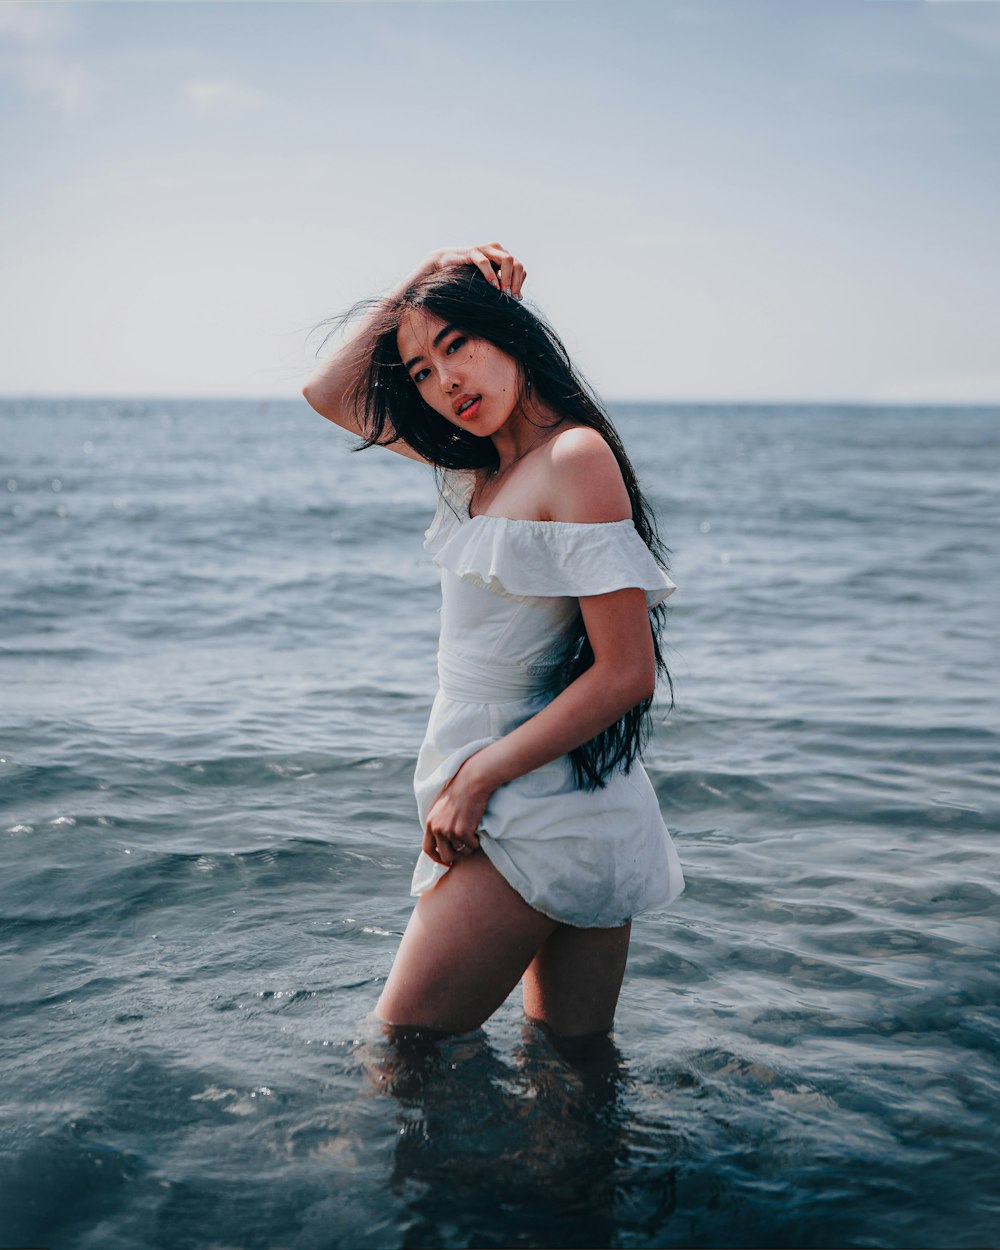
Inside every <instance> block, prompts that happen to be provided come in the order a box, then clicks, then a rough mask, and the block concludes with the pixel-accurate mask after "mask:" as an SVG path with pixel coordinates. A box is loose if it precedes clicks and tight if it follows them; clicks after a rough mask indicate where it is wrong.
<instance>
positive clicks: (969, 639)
mask: <svg viewBox="0 0 1000 1250" xmlns="http://www.w3.org/2000/svg"><path fill="white" fill-rule="evenodd" d="M616 415H617V416H618V417H619V419H620V426H621V429H622V432H623V435H624V438H625V440H626V443H627V445H628V446H629V448H630V450H631V452H632V453H633V456H634V459H635V462H636V464H637V467H638V469H639V471H640V475H641V477H642V480H643V482H644V485H645V487H646V488H647V491H648V493H649V495H650V496H651V498H652V499H653V501H654V502H655V504H656V505H657V507H658V509H659V513H660V518H661V528H662V531H663V534H664V537H665V539H666V541H667V543H668V545H669V546H670V548H671V549H672V552H673V556H672V565H671V568H672V575H673V577H674V579H675V581H676V582H677V583H678V587H679V589H678V591H677V593H676V595H675V596H673V598H672V599H671V601H670V602H671V606H672V612H671V617H670V624H669V639H670V651H669V654H668V662H669V664H670V668H671V671H672V673H673V676H674V681H675V686H676V696H677V708H676V711H675V712H674V713H673V714H672V715H670V716H669V717H667V716H666V714H665V710H664V709H661V714H660V723H659V725H658V728H657V731H656V734H655V737H654V740H653V742H652V744H651V747H650V750H649V754H648V769H649V772H650V775H651V777H652V778H653V781H654V784H655V785H656V788H657V792H658V794H659V796H660V800H661V804H662V807H663V812H664V816H665V818H666V821H667V824H668V825H669V827H670V829H671V831H672V833H673V834H674V837H675V839H676V841H677V845H678V849H679V851H680V854H681V857H682V860H683V863H684V866H685V872H686V875H687V881H688V888H687V891H686V893H685V894H684V895H683V897H682V898H681V899H680V900H679V901H678V902H677V903H676V904H675V905H674V906H673V907H672V908H670V909H669V910H668V911H664V912H660V913H651V914H649V915H646V916H643V917H641V918H640V919H638V920H637V922H636V924H635V928H634V941H633V948H632V956H631V959H630V964H629V970H628V973H627V977H626V982H625V986H624V989H623V994H622V999H621V1004H620V1008H619V1013H618V1018H617V1028H616V1034H615V1045H614V1047H613V1048H612V1049H611V1050H610V1052H609V1053H608V1054H607V1055H605V1056H603V1057H600V1056H598V1057H596V1058H594V1057H591V1059H590V1060H587V1061H584V1060H582V1059H581V1058H580V1057H576V1056H571V1055H564V1054H561V1053H559V1052H558V1051H557V1050H556V1049H555V1048H554V1047H553V1045H552V1043H551V1042H550V1041H549V1040H547V1039H546V1038H545V1037H544V1036H543V1035H541V1034H540V1033H538V1032H537V1031H536V1030H535V1029H534V1028H533V1027H531V1026H529V1025H526V1024H525V1023H524V1022H523V1019H522V1017H521V1014H520V1008H519V1003H518V1001H517V999H516V998H514V999H512V1000H511V1001H510V1002H509V1003H508V1004H507V1006H506V1007H505V1008H504V1009H503V1010H502V1011H501V1012H500V1013H499V1014H498V1015H497V1016H496V1017H495V1018H494V1020H493V1021H491V1022H490V1023H489V1024H488V1026H487V1027H486V1029H485V1030H484V1031H483V1032H482V1033H480V1034H477V1035H473V1036H471V1037H465V1038H461V1039H456V1040H454V1041H452V1042H450V1043H448V1044H446V1045H444V1046H442V1047H440V1048H439V1049H437V1050H431V1051H428V1052H426V1053H417V1054H413V1055H406V1054H399V1053H396V1052H393V1051H390V1050H389V1048H388V1046H387V1044H386V1042H385V1041H384V1040H383V1039H382V1037H381V1034H380V1033H379V1032H378V1030H377V1028H375V1027H374V1025H373V1024H372V1022H371V1020H370V1018H369V1014H368V1013H369V1012H370V1011H371V1008H372V1006H373V1005H374V1002H375V1000H376V998H377V995H378V992H379V986H380V984H381V983H382V981H383V979H384V977H385V975H386V973H387V971H388V968H389V965H390V962H391V959H392V955H393V952H394V950H395V947H396V944H397V942H398V937H399V934H400V933H401V931H402V929H403V927H404V925H405V922H406V918H407V915H408V913H409V910H410V906H411V901H410V899H409V897H408V893H407V890H408V883H409V876H410V872H411V868H412V864H413V860H414V857H415V855H416V851H417V847H418V843H419V830H418V829H417V827H416V824H415V813H414V806H413V799H412V794H411V790H410V777H411V773H412V769H413V764H414V759H415V754H416V750H417V747H418V745H419V741H420V737H421V733H422V730H423V725H424V721H425V718H426V716H427V713H428V709H429V704H430V699H431V697H432V695H433V692H434V649H435V627H436V619H437V618H436V605H437V587H436V578H435V574H434V570H433V569H432V567H430V566H429V565H428V564H427V563H426V560H425V558H424V556H423V553H422V550H421V539H422V530H423V528H424V527H425V525H426V524H427V523H428V520H429V517H430V514H431V512H432V510H433V502H434V486H433V481H432V478H431V476H430V474H429V472H428V471H427V470H425V469H424V468H423V467H422V466H420V465H416V464H412V463H409V462H406V461H403V460H401V459H400V458H398V457H395V456H392V455H390V454H388V453H384V452H380V451H372V452H367V453H365V454H363V455H357V456H351V455H348V454H347V453H346V450H345V449H346V446H347V445H348V441H349V440H347V438H346V436H344V435H343V434H341V433H340V432H339V431H338V430H336V429H335V428H334V427H332V426H330V425H329V424H328V423H326V422H324V421H323V420H322V419H321V418H319V417H317V416H316V415H315V414H314V413H312V412H311V410H309V409H308V408H307V407H306V406H305V404H304V403H301V402H291V401H289V402H281V403H259V404H258V403H246V402H241V403H208V402H179V401H177V402H169V403H164V402H132V403H124V402H119V401H115V402H68V401H62V402H42V401H34V402H14V401H7V402H5V403H3V404H2V405H0V535H2V547H0V553H2V554H0V559H2V577H3V583H2V584H3V589H4V593H3V597H2V603H0V697H2V717H0V724H2V740H0V757H2V762H0V847H2V855H3V859H2V864H0V938H2V955H3V963H2V966H3V981H2V987H0V1038H2V1040H0V1047H2V1049H0V1059H2V1076H3V1096H2V1097H3V1104H4V1105H3V1116H2V1122H0V1124H2V1127H0V1157H2V1163H0V1245H3V1246H9V1245H45V1246H49V1247H52V1248H53V1250H55V1248H58V1250H64V1248H65V1250H136V1248H142V1250H146V1248H149V1250H159V1248H161V1247H162V1248H163V1250H185V1248H187V1247H192V1248H193V1247H198V1248H204V1250H209V1248H210V1247H214V1248H221V1247H243V1248H256V1247H261V1248H267V1250H281V1248H287V1250H323V1248H327V1247H331V1248H332V1247H402V1246H407V1247H416V1246H448V1247H459V1246H514V1245H517V1246H628V1247H632V1246H878V1247H883V1246H884V1247H899V1246H916V1245H922V1246H949V1247H951V1246H955V1247H959V1246H961V1247H964V1246H969V1247H972V1246H981V1245H996V1244H998V1243H1000V1165H998V1157H1000V1154H998V1152H1000V1131H998V1128H997V1124H998V1093H1000V1055H998V1051H1000V1009H998V992H1000V973H998V962H997V953H998V947H1000V933H998V926H997V918H998V912H1000V908H998V896H1000V886H998V875H1000V874H998V871H997V860H996V853H995V851H994V848H993V845H992V843H993V836H994V835H995V832H996V829H997V826H998V815H1000V763H998V760H1000V751H998V746H1000V725H998V719H1000V718H998V713H997V704H996V692H997V689H998V688H1000V683H998V676H1000V663H998V651H997V640H996V622H997V619H998V615H1000V578H998V577H997V573H998V568H997V563H996V535H997V527H998V522H1000V497H998V483H1000V437H998V435H1000V411H998V410H992V411H990V410H971V409H952V410H948V409H934V410H931V409H919V410H907V409H903V408H882V409H865V408H849V407H830V408H820V407H812V408H804V409H795V408H791V407H785V408H775V409H769V408H762V407H756V408H749V407H725V408H723V407H698V408H695V407H677V406H672V407H652V406H651V407H644V408H628V407H622V408H619V409H618V410H616Z"/></svg>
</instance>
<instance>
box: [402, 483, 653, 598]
mask: <svg viewBox="0 0 1000 1250" xmlns="http://www.w3.org/2000/svg"><path fill="white" fill-rule="evenodd" d="M474 488H475V479H474V476H473V471H472V470H468V469H467V470H448V471H446V472H445V474H444V479H443V481H442V486H441V494H440V498H439V500H438V507H437V512H436V514H435V516H434V520H433V521H432V523H431V526H430V528H429V529H428V530H427V532H426V534H425V538H424V547H425V548H426V550H427V551H428V552H429V553H430V555H431V557H432V559H433V560H434V563H435V564H436V565H438V567H439V568H443V569H447V570H448V571H449V572H451V573H453V574H455V576H457V577H459V578H461V579H462V580H464V581H468V582H472V583H474V584H476V585H479V586H484V587H486V588H488V589H490V590H492V591H494V592H496V593H497V594H501V595H506V596H509V597H513V598H521V597H529V598H530V597H542V598H552V597H557V598H558V597H579V596H581V595H597V594H605V593H608V592H610V591H613V590H621V589H624V588H625V587H629V586H640V587H642V589H643V590H644V591H645V592H646V602H647V605H648V606H649V607H650V608H653V607H655V606H656V604H658V603H660V602H661V601H662V600H663V599H666V598H667V596H668V595H670V594H672V593H673V591H674V590H675V589H676V586H675V585H674V583H673V581H672V580H671V579H670V577H668V575H667V573H666V571H665V570H664V569H663V568H661V566H660V565H659V564H657V562H656V560H655V558H654V557H653V553H652V552H651V551H650V550H649V548H648V547H647V546H646V544H645V543H644V542H643V540H642V538H640V536H639V532H638V530H637V529H636V528H635V523H634V522H633V521H632V520H631V518H629V519H627V520H622V521H528V520H521V519H520V518H516V517H506V516H497V515H494V514H492V513H487V512H481V513H478V514H477V515H476V516H472V514H471V512H470V511H469V504H470V502H471V499H472V494H473V490H474Z"/></svg>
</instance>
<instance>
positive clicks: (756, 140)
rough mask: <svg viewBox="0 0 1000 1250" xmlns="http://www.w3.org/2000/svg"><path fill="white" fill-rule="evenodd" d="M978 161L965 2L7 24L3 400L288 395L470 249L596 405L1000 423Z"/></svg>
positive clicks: (577, 6)
mask: <svg viewBox="0 0 1000 1250" xmlns="http://www.w3.org/2000/svg"><path fill="white" fill-rule="evenodd" d="M998 153H1000V3H993V2H991V0H978V2H977V0H783V2H772V0H684V2H680V0H649V2H648V3H646V2H638V0H613V2H611V0H609V2H607V3H600V4H594V3H576V2H575V0H481V2H470V0H456V2H454V3H423V2H421V0H413V2H410V3H365V4H361V3H312V4H298V3H288V2H285V3H274V4H269V3H246V4H244V3H220V4H208V3H205V4H202V3H155V2H154V3H103V4H101V3H65V4H61V3H26V4H15V3H10V2H9V0H7V2H4V3H0V334H2V340H3V350H2V352H0V393H5V394H76V395H100V394H103V395H195V394H199V395H275V396H280V395H294V394H297V391H298V387H299V386H300V384H301V382H302V380H303V379H304V376H305V374H306V372H307V371H308V368H309V359H310V357H309V345H307V344H306V341H305V332H306V330H307V329H308V328H309V327H310V326H311V325H313V324H314V323H315V322H317V321H319V320H320V319H321V318H323V317H325V316H328V315H330V314H331V313H334V312H336V311H338V310H340V309H343V308H344V307H345V306H347V305H348V304H350V303H352V302H353V301H354V300H355V299H357V298H359V297H361V296H364V295H368V294H372V293H375V292H377V291H379V290H383V289H385V288H386V287H387V286H389V285H390V284H391V283H392V282H394V281H395V280H396V279H397V278H399V277H401V276H403V274H405V273H406V272H408V271H409V270H410V269H411V268H412V267H413V266H414V265H415V264H416V263H417V261H419V260H420V258H421V257H422V256H423V255H424V254H425V253H426V252H428V251H430V250H431V249H433V248H436V247H442V246H445V245H452V244H459V243H466V242H477V241H483V240H487V239H493V238H496V239H499V240H500V241H501V242H502V243H504V244H505V245H506V246H508V247H510V248H511V250H512V251H514V252H515V253H516V254H517V255H518V256H520V257H521V258H522V259H523V260H524V262H525V265H526V266H527V268H528V270H529V278H528V283H527V286H526V294H527V295H528V296H529V298H531V299H534V300H535V301H536V302H537V304H538V306H539V307H540V308H541V309H542V310H543V311H544V312H545V313H546V314H547V315H548V316H549V318H550V319H551V320H552V321H553V322H554V324H555V326H556V328H557V330H559V332H560V333H561V334H562V336H563V337H564V339H565V340H566V342H567V345H568V346H569V348H570V351H571V353H573V354H574V356H575V358H576V360H577V361H578V363H579V364H580V366H581V367H582V368H583V370H584V371H585V372H586V373H587V374H588V376H589V377H590V379H591V380H592V381H593V383H594V384H595V385H596V386H597V387H598V388H599V389H600V390H601V391H602V392H603V393H604V394H605V395H607V396H608V397H609V398H612V399H614V398H636V399H638V398H666V399H734V400H739V399H747V400H754V399H760V400H766V399H816V400H822V399H844V400H871V401H880V400H903V401H905V400H913V401H938V400H940V401H949V400H957V401H982V402H997V401H1000V350H998V348H1000V243H998V235H1000V157H998ZM313 346H315V344H313Z"/></svg>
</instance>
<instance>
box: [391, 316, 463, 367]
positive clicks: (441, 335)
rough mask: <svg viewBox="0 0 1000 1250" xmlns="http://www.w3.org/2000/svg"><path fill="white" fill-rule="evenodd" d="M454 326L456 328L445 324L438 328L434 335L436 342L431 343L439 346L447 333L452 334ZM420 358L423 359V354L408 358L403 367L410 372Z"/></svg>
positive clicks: (433, 345)
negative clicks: (441, 328)
mask: <svg viewBox="0 0 1000 1250" xmlns="http://www.w3.org/2000/svg"><path fill="white" fill-rule="evenodd" d="M454 328H455V327H454V326H445V328H444V329H443V330H438V332H437V334H435V335H434V342H433V343H432V344H431V346H432V347H437V345H438V343H440V342H441V340H442V339H443V338H444V336H445V335H446V334H451V332H452V330H454ZM418 360H423V356H414V357H413V359H412V360H408V361H407V362H406V364H405V365H403V368H404V369H406V370H407V372H409V370H410V369H412V368H413V366H414V365H415V364H416V363H417V361H418Z"/></svg>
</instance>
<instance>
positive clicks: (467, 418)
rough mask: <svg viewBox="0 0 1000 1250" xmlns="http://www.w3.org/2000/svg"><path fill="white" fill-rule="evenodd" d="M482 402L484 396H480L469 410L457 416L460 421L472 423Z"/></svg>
mask: <svg viewBox="0 0 1000 1250" xmlns="http://www.w3.org/2000/svg"><path fill="white" fill-rule="evenodd" d="M482 402H483V397H482V395H480V396H479V397H478V398H477V399H474V400H473V401H472V403H471V404H470V405H469V406H468V408H466V409H464V411H462V412H460V413H458V414H457V416H458V419H459V421H471V420H472V418H473V417H474V416H475V415H476V413H477V412H478V411H479V407H480V405H481V404H482Z"/></svg>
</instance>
